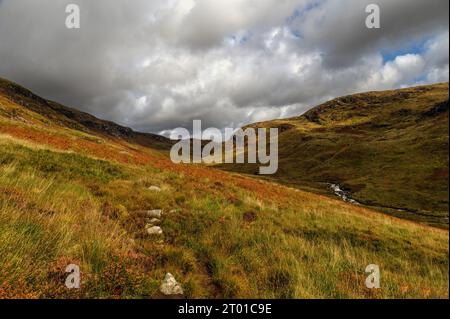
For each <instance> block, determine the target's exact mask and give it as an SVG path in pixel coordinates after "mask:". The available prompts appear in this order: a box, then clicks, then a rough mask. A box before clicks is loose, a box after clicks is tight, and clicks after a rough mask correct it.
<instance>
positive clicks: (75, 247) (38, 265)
mask: <svg viewBox="0 0 450 319" xmlns="http://www.w3.org/2000/svg"><path fill="white" fill-rule="evenodd" d="M8 85H9V84H8ZM16 98H17V97H16ZM16 98H14V97H11V96H9V95H5V94H3V93H0V268H1V269H2V271H1V272H0V297H2V298H17V297H22V298H23V297H31V298H33V297H34V298H36V297H46V298H53V297H56V298H64V297H70V298H80V297H91V298H102V297H115V298H148V297H160V296H161V295H160V293H159V291H158V288H159V286H160V284H161V281H162V279H163V278H164V276H165V274H166V273H167V272H170V273H172V274H173V275H174V276H175V278H176V279H177V280H178V281H179V282H180V284H181V285H182V287H183V289H184V292H185V296H186V297H193V298H199V297H226V298H228V297H251V298H258V297H269V298H394V297H400V298H413V297H414V298H415V297H418V298H448V232H447V231H444V230H439V229H435V228H431V227H427V226H421V225H418V224H415V223H412V222H408V221H404V220H400V219H395V218H391V217H388V216H386V215H383V214H378V213H375V212H372V211H370V210H367V209H364V208H361V207H355V206H352V205H348V204H345V203H342V202H340V201H338V200H333V199H329V198H327V197H324V196H320V195H315V194H310V193H307V192H303V191H298V190H294V189H290V188H287V187H285V186H281V185H276V184H272V183H268V182H264V181H258V180H254V179H251V178H246V177H242V176H239V175H232V174H229V173H226V172H221V171H217V170H214V169H208V168H204V167H199V166H187V165H181V166H180V165H174V164H172V163H171V162H170V160H169V159H168V158H167V155H166V154H165V153H164V151H163V152H160V151H159V150H157V149H153V148H150V147H144V146H142V145H140V144H139V143H133V141H132V140H131V139H124V138H120V137H112V136H110V135H108V134H104V133H103V134H102V133H98V132H96V131H94V130H79V129H78V128H77V127H72V126H65V125H64V124H61V123H59V122H57V121H53V120H51V119H49V118H48V117H46V116H43V115H42V114H40V113H39V114H38V113H36V112H34V111H32V110H31V109H29V108H27V107H24V106H23V105H21V104H20V103H18V102H17V100H16ZM36 103H38V102H36ZM42 107H45V105H42ZM14 110H15V111H14ZM151 186H157V187H159V188H160V191H152V190H150V189H149V188H150V187H151ZM151 209H162V210H163V211H164V214H163V217H162V219H161V228H162V230H163V232H164V233H163V235H161V236H156V237H155V236H150V235H149V234H148V233H147V232H146V229H145V226H146V223H147V221H146V219H145V216H143V213H142V211H143V210H151ZM70 263H75V264H78V265H80V266H81V270H82V285H81V289H80V290H68V289H66V288H65V286H64V281H65V277H66V275H67V274H66V273H65V267H66V266H67V265H68V264H70ZM369 264H378V265H379V266H380V267H381V276H382V277H381V282H382V288H381V289H380V290H369V289H367V288H366V287H365V278H366V276H367V275H366V274H365V273H364V270H365V268H366V266H367V265H369Z"/></svg>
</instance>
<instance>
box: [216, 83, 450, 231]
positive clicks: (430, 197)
mask: <svg viewBox="0 0 450 319" xmlns="http://www.w3.org/2000/svg"><path fill="white" fill-rule="evenodd" d="M252 127H278V128H279V129H280V132H281V133H280V137H279V148H280V150H279V156H280V162H279V171H278V173H277V174H276V175H274V176H271V177H270V179H271V180H273V181H277V182H280V183H283V184H286V185H290V186H292V187H296V188H299V189H304V190H310V191H314V192H319V193H322V194H328V195H333V190H332V189H331V188H330V185H331V184H335V185H336V186H339V188H340V190H341V191H339V192H338V193H339V195H341V196H346V197H347V198H352V199H354V200H356V201H358V202H360V203H361V204H363V205H366V206H370V207H373V208H375V209H377V210H382V211H384V212H387V213H389V214H392V215H394V216H399V217H402V218H406V219H410V220H415V221H420V222H422V223H426V224H430V225H434V226H438V227H444V228H447V227H448V209H449V206H448V196H449V193H448V155H449V153H448V142H449V125H448V83H447V84H437V85H431V86H422V87H415V88H408V89H402V90H395V91H385V92H369V93H363V94H356V95H352V96H346V97H341V98H337V99H335V100H332V101H330V102H327V103H325V104H323V105H320V106H318V107H316V108H314V109H312V110H310V111H309V112H307V113H306V114H304V115H303V116H300V117H295V118H290V119H285V120H277V121H270V122H265V123H257V124H255V125H252ZM222 168H224V169H226V170H231V171H235V172H240V173H247V174H252V175H254V174H255V172H256V171H257V169H256V167H255V166H254V165H224V166H222ZM336 186H335V190H336V189H337V187H336Z"/></svg>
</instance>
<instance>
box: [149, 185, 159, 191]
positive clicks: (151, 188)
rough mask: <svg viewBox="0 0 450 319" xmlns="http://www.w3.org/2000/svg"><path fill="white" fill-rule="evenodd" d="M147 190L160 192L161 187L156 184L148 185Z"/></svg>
mask: <svg viewBox="0 0 450 319" xmlns="http://www.w3.org/2000/svg"><path fill="white" fill-rule="evenodd" d="M148 190H150V191H152V192H160V191H161V190H162V189H161V188H160V187H158V186H150V187H149V188H148Z"/></svg>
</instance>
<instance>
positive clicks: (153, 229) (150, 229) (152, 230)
mask: <svg viewBox="0 0 450 319" xmlns="http://www.w3.org/2000/svg"><path fill="white" fill-rule="evenodd" d="M145 229H146V230H147V233H148V234H149V235H162V233H163V231H162V229H161V227H158V226H153V225H147V226H145Z"/></svg>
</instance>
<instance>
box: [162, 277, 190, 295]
mask: <svg viewBox="0 0 450 319" xmlns="http://www.w3.org/2000/svg"><path fill="white" fill-rule="evenodd" d="M159 290H160V291H161V293H162V294H164V295H166V296H182V295H183V294H184V291H183V288H182V287H181V285H180V284H179V283H178V282H177V281H176V280H175V278H174V277H173V275H172V274H171V273H167V274H166V277H165V278H164V281H163V283H162V285H161V287H160V288H159Z"/></svg>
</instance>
